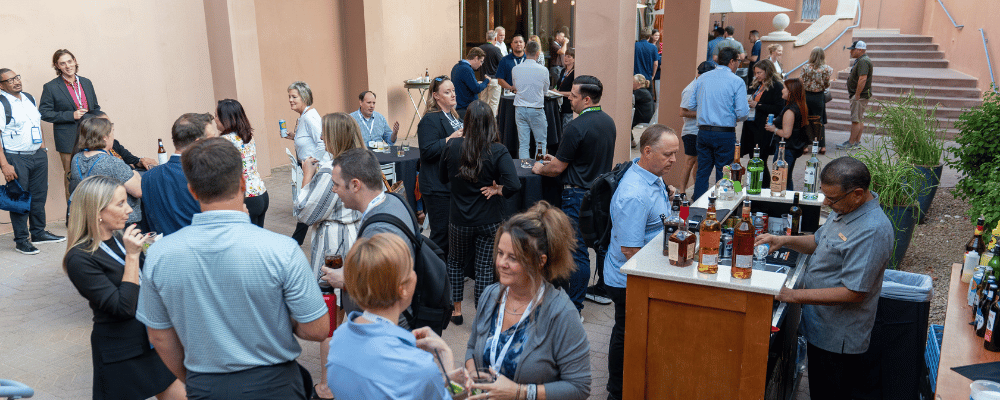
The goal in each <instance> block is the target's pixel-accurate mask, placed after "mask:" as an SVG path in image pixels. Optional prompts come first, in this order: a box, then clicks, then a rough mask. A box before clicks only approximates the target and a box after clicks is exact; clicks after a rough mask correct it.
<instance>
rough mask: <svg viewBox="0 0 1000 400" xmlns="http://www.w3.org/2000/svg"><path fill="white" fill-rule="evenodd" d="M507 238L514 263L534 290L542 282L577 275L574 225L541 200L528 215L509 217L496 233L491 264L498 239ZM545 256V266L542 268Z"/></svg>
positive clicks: (562, 214)
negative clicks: (521, 270)
mask: <svg viewBox="0 0 1000 400" xmlns="http://www.w3.org/2000/svg"><path fill="white" fill-rule="evenodd" d="M505 234H507V235H510V242H511V245H512V246H513V248H514V259H516V260H517V262H518V263H519V264H521V268H522V269H523V270H524V271H525V272H526V273H527V274H528V277H529V278H530V280H531V284H532V287H533V290H537V286H538V284H539V283H541V282H542V281H552V280H554V279H562V278H568V277H569V276H570V275H571V274H572V273H573V271H576V262H574V261H573V251H574V250H576V240H575V239H574V238H573V225H572V224H571V223H570V222H569V217H567V216H566V214H565V213H563V212H562V210H560V209H558V208H555V207H553V206H552V205H551V204H549V203H548V202H547V201H545V200H542V201H539V202H538V203H537V204H535V205H534V206H532V207H531V208H529V209H528V210H527V211H525V212H523V213H520V214H517V215H515V216H513V217H510V219H509V220H507V222H506V223H504V224H503V225H501V226H500V228H499V229H497V234H496V237H495V238H494V242H493V260H494V263H495V262H496V258H497V254H498V252H499V251H500V250H499V249H500V237H502V236H503V235H505ZM542 255H545V257H546V261H545V265H542Z"/></svg>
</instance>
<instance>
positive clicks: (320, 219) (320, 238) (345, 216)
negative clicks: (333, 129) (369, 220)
mask: <svg viewBox="0 0 1000 400" xmlns="http://www.w3.org/2000/svg"><path fill="white" fill-rule="evenodd" d="M327 154H329V153H327ZM332 165H333V161H332V160H331V159H330V157H324V158H323V161H320V163H319V169H317V170H316V175H314V176H313V178H312V180H311V181H309V183H308V184H306V185H304V186H302V189H301V190H299V194H298V196H296V197H295V203H294V204H293V205H292V215H294V216H295V218H296V219H298V220H299V222H301V223H303V224H306V225H312V226H313V228H314V229H315V230H314V231H313V232H315V233H314V234H313V238H312V242H311V243H312V262H311V263H310V264H312V270H313V274H314V275H316V277H317V278H319V276H320V273H319V270H320V268H319V267H321V266H323V259H324V258H325V256H326V254H327V249H332V250H333V251H332V252H331V254H340V255H342V256H346V255H347V251H348V250H350V249H351V246H353V245H354V239H355V238H357V237H358V227H359V223H360V222H361V213H359V212H357V211H355V210H352V209H350V208H347V207H344V202H343V201H341V200H340V196H337V194H336V193H333V179H332V178H331V176H330V173H331V171H333V167H332Z"/></svg>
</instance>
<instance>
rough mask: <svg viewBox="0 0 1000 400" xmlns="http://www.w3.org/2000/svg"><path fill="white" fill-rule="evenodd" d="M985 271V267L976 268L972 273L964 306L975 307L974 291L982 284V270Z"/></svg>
mask: <svg viewBox="0 0 1000 400" xmlns="http://www.w3.org/2000/svg"><path fill="white" fill-rule="evenodd" d="M985 269H986V267H983V266H978V267H976V270H975V272H973V273H972V279H971V280H969V289H968V291H967V294H966V295H965V296H966V305H968V306H969V307H972V306H975V305H976V289H978V288H979V284H980V283H982V282H983V273H984V272H983V270H985ZM973 315H975V313H973Z"/></svg>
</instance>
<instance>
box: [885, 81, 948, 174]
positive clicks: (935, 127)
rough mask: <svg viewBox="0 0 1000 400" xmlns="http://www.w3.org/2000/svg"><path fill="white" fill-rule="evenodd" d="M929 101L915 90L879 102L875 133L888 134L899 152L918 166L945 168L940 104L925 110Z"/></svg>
mask: <svg viewBox="0 0 1000 400" xmlns="http://www.w3.org/2000/svg"><path fill="white" fill-rule="evenodd" d="M924 104H925V100H924V98H923V97H917V96H915V95H914V94H913V90H912V89H911V90H910V91H909V92H908V93H907V94H906V95H904V96H900V97H899V99H897V100H893V101H887V102H881V101H880V102H879V108H878V110H877V111H876V112H875V113H874V114H873V117H872V118H871V120H872V122H873V125H874V127H875V133H877V134H882V135H885V136H886V137H888V138H889V142H890V143H891V144H892V147H893V148H895V150H896V152H897V153H899V154H900V155H901V156H906V157H908V158H909V159H910V161H911V162H912V163H913V164H914V165H921V166H926V167H936V166H938V165H941V155H942V154H943V153H944V140H942V138H941V128H940V123H939V122H938V120H937V117H936V116H935V114H937V105H935V106H934V107H931V108H930V109H927V108H924Z"/></svg>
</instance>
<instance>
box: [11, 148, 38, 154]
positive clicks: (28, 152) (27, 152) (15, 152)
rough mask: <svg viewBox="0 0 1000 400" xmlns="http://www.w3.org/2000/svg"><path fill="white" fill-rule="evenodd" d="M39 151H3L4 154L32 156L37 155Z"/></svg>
mask: <svg viewBox="0 0 1000 400" xmlns="http://www.w3.org/2000/svg"><path fill="white" fill-rule="evenodd" d="M38 150H40V149H38ZM38 150H31V151H17V150H7V149H4V150H3V152H4V153H10V154H25V155H32V154H35V152H37V151H38Z"/></svg>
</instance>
